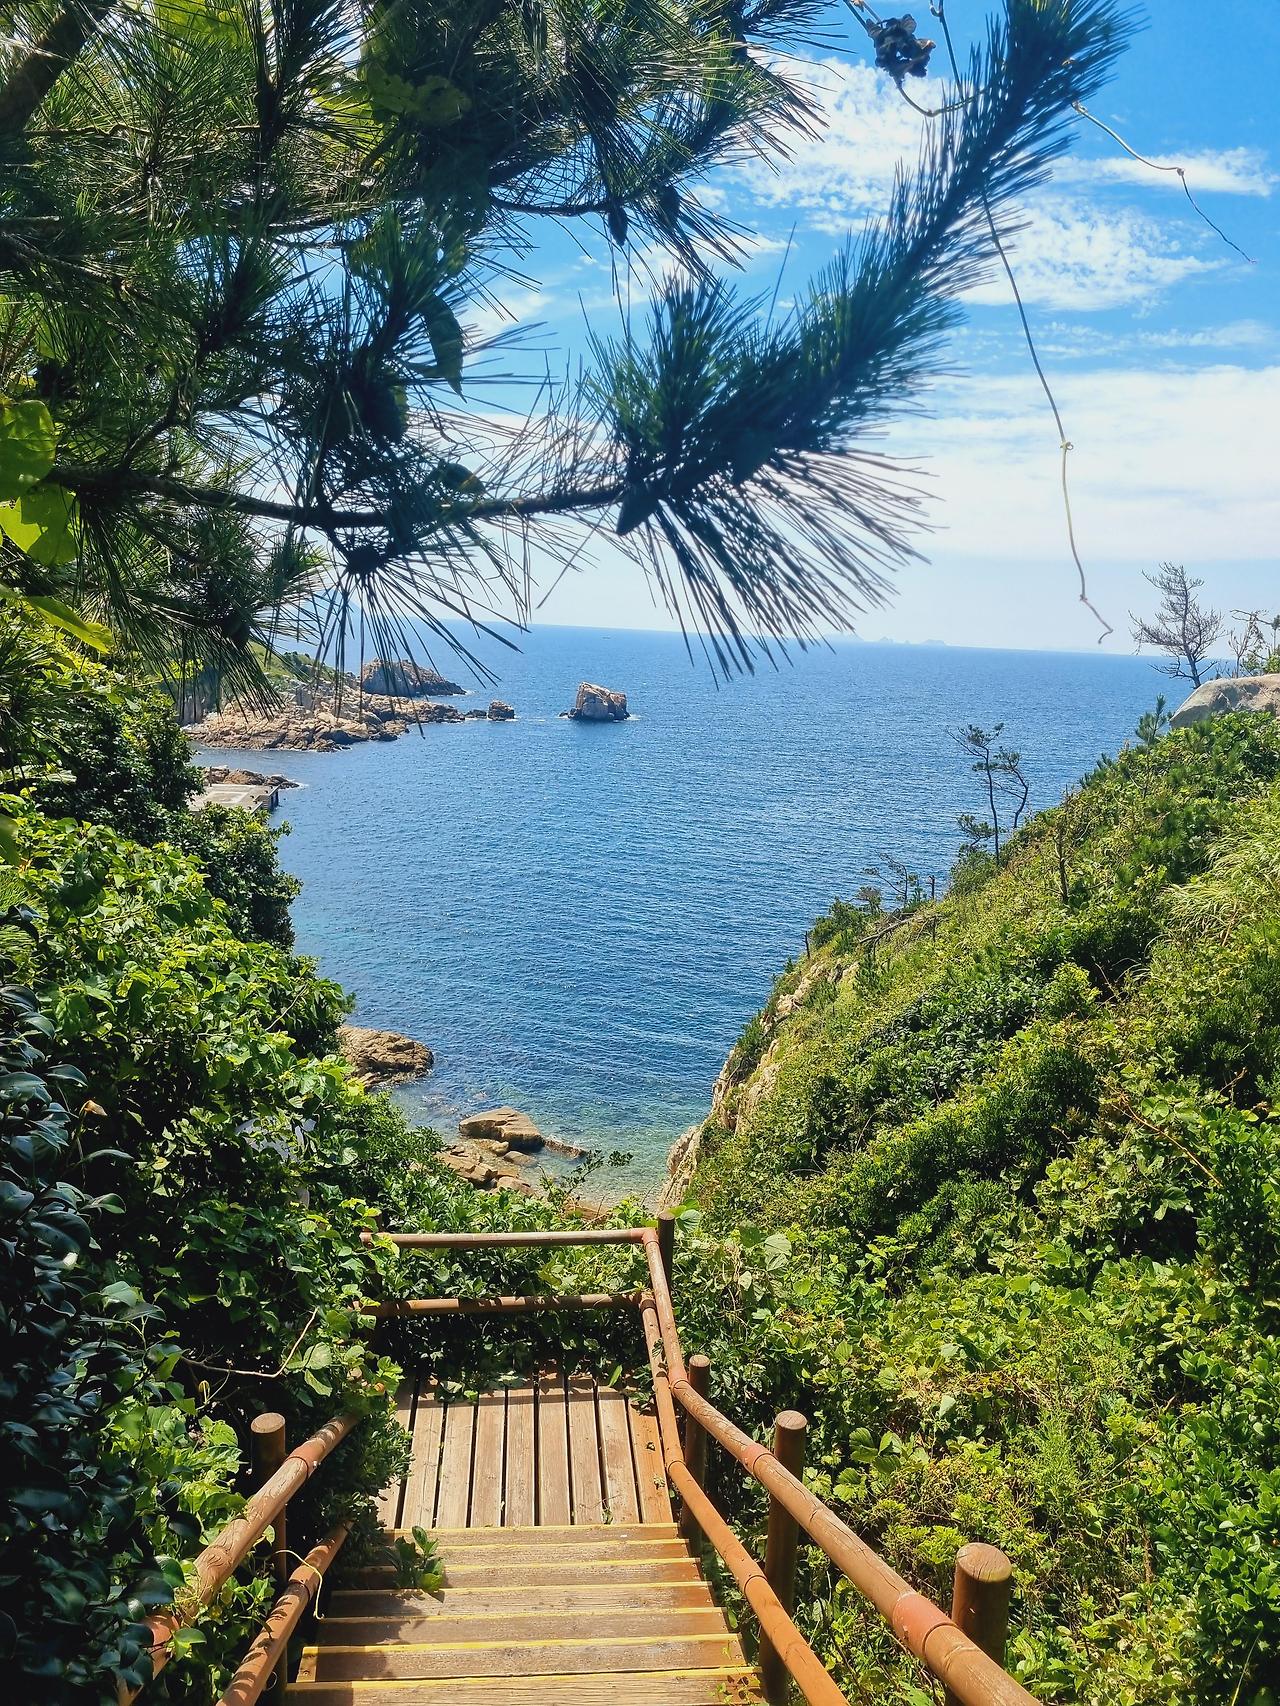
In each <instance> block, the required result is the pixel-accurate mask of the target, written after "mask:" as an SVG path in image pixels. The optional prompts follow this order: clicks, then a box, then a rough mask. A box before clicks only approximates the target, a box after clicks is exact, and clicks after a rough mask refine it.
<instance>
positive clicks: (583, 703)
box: [564, 681, 631, 723]
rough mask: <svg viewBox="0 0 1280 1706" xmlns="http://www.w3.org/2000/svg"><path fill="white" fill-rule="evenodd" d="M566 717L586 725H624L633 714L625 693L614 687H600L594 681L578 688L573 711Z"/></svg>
mask: <svg viewBox="0 0 1280 1706" xmlns="http://www.w3.org/2000/svg"><path fill="white" fill-rule="evenodd" d="M564 715H565V716H566V717H571V718H574V719H579V720H581V721H582V722H584V723H624V722H625V721H626V720H627V718H628V717H629V716H630V715H631V713H630V711H628V710H627V696H626V694H625V693H618V692H616V691H615V690H614V689H613V688H612V687H600V686H598V685H597V684H596V683H595V682H593V681H584V682H583V683H582V684H581V686H580V687H579V688H578V697H577V699H576V700H575V701H574V706H573V709H572V711H566V712H565V713H564Z"/></svg>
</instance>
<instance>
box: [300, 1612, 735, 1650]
mask: <svg viewBox="0 0 1280 1706" xmlns="http://www.w3.org/2000/svg"><path fill="white" fill-rule="evenodd" d="M655 1631H657V1632H659V1633H661V1634H662V1635H718V1634H727V1633H728V1626H727V1624H726V1623H725V1620H724V1612H723V1611H721V1610H720V1608H719V1606H717V1605H703V1606H695V1607H694V1608H693V1609H692V1610H688V1611H681V1610H671V1609H666V1610H664V1611H662V1612H661V1614H660V1615H655V1612H654V1610H653V1609H652V1608H651V1607H649V1606H640V1607H636V1606H625V1607H623V1608H622V1609H621V1610H616V1611H611V1610H605V1609H600V1608H597V1607H592V1609H591V1610H589V1611H567V1610H565V1611H557V1612H554V1613H549V1612H548V1611H546V1610H541V1611H528V1610H526V1609H524V1608H523V1607H522V1608H521V1609H520V1610H518V1611H517V1610H515V1609H514V1608H513V1607H511V1606H510V1605H508V1606H507V1607H506V1608H505V1609H503V1610H501V1611H496V1612H488V1613H484V1614H481V1613H472V1614H470V1615H468V1614H465V1613H463V1612H449V1613H441V1614H438V1615H436V1616H434V1617H335V1616H334V1615H333V1613H332V1612H330V1613H328V1614H327V1615H326V1617H325V1619H324V1621H323V1622H322V1623H320V1624H319V1625H318V1626H317V1628H316V1631H315V1645H316V1646H317V1647H331V1646H338V1647H374V1646H377V1647H382V1646H391V1645H395V1644H396V1643H400V1644H402V1645H403V1644H404V1643H406V1642H407V1643H409V1644H410V1645H414V1646H420V1645H424V1644H425V1645H429V1644H431V1643H432V1642H440V1641H444V1642H447V1643H457V1642H459V1641H471V1642H475V1641H498V1642H501V1641H539V1640H547V1639H549V1638H550V1637H553V1636H554V1638H555V1639H556V1640H557V1641H595V1640H606V1639H615V1640H618V1639H622V1638H627V1639H629V1640H642V1639H643V1638H644V1637H645V1636H646V1635H652V1634H653V1633H654V1632H655Z"/></svg>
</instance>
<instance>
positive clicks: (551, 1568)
mask: <svg viewBox="0 0 1280 1706" xmlns="http://www.w3.org/2000/svg"><path fill="white" fill-rule="evenodd" d="M443 1563H444V1568H445V1577H446V1586H448V1587H539V1586H543V1585H552V1584H554V1585H563V1586H565V1587H573V1586H576V1585H578V1584H580V1583H582V1582H586V1581H599V1582H617V1583H624V1582H625V1583H628V1584H630V1583H633V1582H634V1583H644V1582H654V1583H657V1582H696V1581H697V1580H699V1576H698V1566H697V1564H696V1563H695V1562H694V1561H693V1559H692V1558H691V1557H690V1556H689V1554H688V1552H687V1550H686V1551H683V1552H682V1553H681V1554H680V1555H673V1556H671V1557H669V1558H652V1559H651V1558H645V1557H639V1558H635V1557H629V1556H627V1555H626V1554H625V1553H619V1555H618V1556H617V1557H614V1558H600V1557H596V1558H589V1559H570V1560H567V1561H564V1562H562V1561H561V1560H560V1559H559V1558H554V1559H552V1558H548V1559H547V1560H546V1561H545V1562H534V1561H533V1560H530V1561H529V1562H528V1563H527V1564H526V1563H520V1562H517V1561H513V1559H512V1557H511V1555H510V1553H508V1554H506V1555H505V1556H503V1557H500V1558H487V1559H484V1560H483V1561H480V1562H477V1563H474V1564H472V1563H465V1564H464V1563H461V1562H459V1561H458V1560H456V1559H453V1558H446V1559H444V1560H443ZM349 1580H350V1583H351V1585H352V1586H353V1587H374V1588H376V1587H394V1586H395V1580H396V1573H395V1571H394V1570H393V1569H392V1568H391V1567H390V1566H385V1567H384V1566H382V1565H375V1566H373V1567H372V1568H370V1569H367V1570H355V1571H353V1572H352V1574H351V1576H350V1578H349Z"/></svg>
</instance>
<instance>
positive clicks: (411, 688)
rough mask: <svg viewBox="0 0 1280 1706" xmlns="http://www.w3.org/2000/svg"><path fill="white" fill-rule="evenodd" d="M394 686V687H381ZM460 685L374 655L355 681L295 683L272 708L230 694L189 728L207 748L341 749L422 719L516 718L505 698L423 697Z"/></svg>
mask: <svg viewBox="0 0 1280 1706" xmlns="http://www.w3.org/2000/svg"><path fill="white" fill-rule="evenodd" d="M396 684H399V686H400V690H399V691H397V692H388V691H385V689H387V688H389V687H392V686H395V685H396ZM379 689H383V690H382V691H379ZM466 691H467V689H466V688H465V687H460V686H459V685H458V683H457V682H456V681H448V680H446V679H445V677H444V676H442V675H440V674H439V673H438V672H437V671H435V670H427V669H423V668H421V667H420V666H419V665H417V664H414V663H411V662H410V661H409V660H408V659H407V658H401V659H399V660H398V661H397V662H394V663H384V662H383V661H382V660H381V659H375V661H374V662H373V663H372V664H370V665H368V667H367V668H366V669H365V670H364V671H363V672H362V674H361V676H360V678H359V680H357V679H356V678H355V677H354V676H346V677H342V678H339V679H338V680H337V681H336V682H304V681H300V682H297V683H296V684H295V685H294V686H293V687H292V688H291V689H289V690H288V691H287V692H286V694H285V697H284V703H283V704H282V705H281V706H280V707H279V708H278V709H274V710H263V709H262V708H261V707H260V706H256V705H250V704H246V703H245V702H244V701H243V700H236V701H234V702H233V703H232V704H230V705H228V706H226V707H225V708H224V709H223V710H220V711H211V712H210V713H209V714H208V715H207V716H206V717H205V718H204V720H203V721H202V722H199V723H194V724H192V725H191V726H190V727H189V728H188V729H187V733H188V734H189V735H191V736H192V738H193V739H195V740H198V741H200V742H201V743H202V744H204V745H206V746H215V747H232V748H237V749H244V750H246V751H250V752H261V751H277V750H278V751H286V752H340V751H342V750H343V749H344V748H345V747H350V746H358V745H360V744H361V743H362V742H364V741H371V740H397V739H398V738H399V737H400V736H401V735H403V734H406V733H407V732H408V731H409V730H410V729H411V728H415V727H420V726H421V725H422V724H424V723H467V722H490V723H507V722H510V721H512V719H513V718H514V717H515V714H516V713H515V707H514V706H512V705H508V704H507V702H506V701H505V700H504V699H491V700H490V701H489V704H488V706H487V707H486V706H476V707H474V708H473V709H470V710H466V711H463V710H459V708H458V707H457V706H456V705H441V704H437V703H436V702H435V701H434V700H432V699H430V698H428V697H427V695H428V694H431V693H435V694H440V695H446V696H447V695H455V696H456V695H458V694H463V693H466Z"/></svg>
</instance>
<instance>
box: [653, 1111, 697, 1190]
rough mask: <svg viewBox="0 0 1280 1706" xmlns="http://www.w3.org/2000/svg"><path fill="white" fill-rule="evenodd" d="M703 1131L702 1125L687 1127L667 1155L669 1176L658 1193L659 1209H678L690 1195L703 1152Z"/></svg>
mask: <svg viewBox="0 0 1280 1706" xmlns="http://www.w3.org/2000/svg"><path fill="white" fill-rule="evenodd" d="M703 1130H704V1127H703V1126H700V1125H691V1126H687V1127H686V1128H685V1130H684V1131H682V1132H681V1133H680V1135H679V1137H678V1138H677V1139H676V1140H675V1142H674V1143H673V1144H672V1145H671V1149H670V1152H669V1153H668V1155H667V1175H666V1178H665V1179H664V1180H663V1181H662V1189H661V1190H660V1191H659V1192H658V1207H659V1208H678V1207H679V1206H680V1204H681V1203H682V1202H683V1201H684V1199H685V1197H686V1196H687V1195H688V1193H689V1186H690V1185H691V1184H692V1183H693V1175H694V1173H695V1172H696V1171H697V1168H698V1158H699V1155H700V1154H701V1151H702V1133H703Z"/></svg>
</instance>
